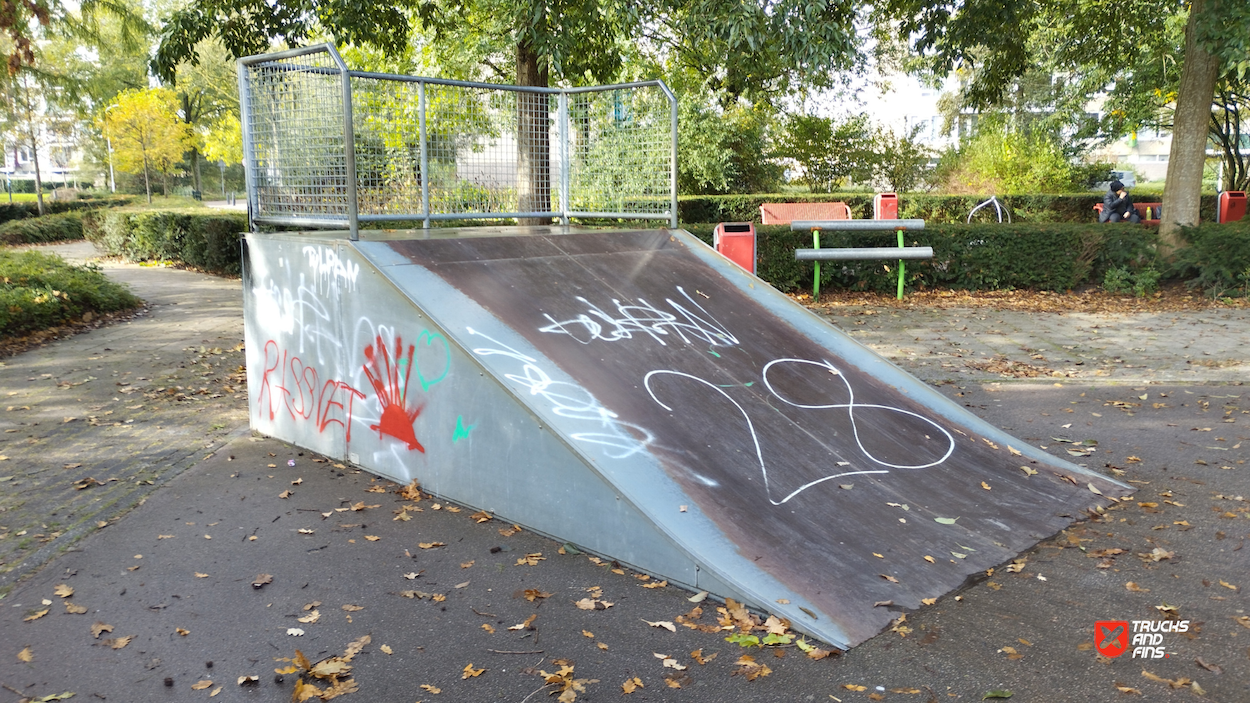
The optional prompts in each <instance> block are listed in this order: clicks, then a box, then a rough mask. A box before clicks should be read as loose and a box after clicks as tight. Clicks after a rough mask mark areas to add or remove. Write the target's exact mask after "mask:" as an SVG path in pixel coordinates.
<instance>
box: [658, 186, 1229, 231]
mask: <svg viewBox="0 0 1250 703" xmlns="http://www.w3.org/2000/svg"><path fill="white" fill-rule="evenodd" d="M989 197H990V196H989V194H988V193H987V194H983V195H945V194H932V193H907V194H902V195H899V213H898V216H899V217H902V218H919V219H922V220H925V221H926V222H928V223H929V224H942V223H946V224H956V223H959V224H962V223H964V222H965V221H966V220H967V219H968V213H970V212H971V211H972V208H974V207H976V206H977V205H978V204H980V203H982V202H984V201H985V200H986V199H987V198H989ZM872 198H873V194H872V193H831V194H807V193H800V194H795V193H760V194H753V195H687V196H682V197H680V198H679V199H678V201H677V211H678V215H679V217H680V220H681V221H682V222H759V219H760V205H762V204H763V203H824V202H838V201H840V202H844V203H846V204H847V205H848V206H850V208H851V214H852V216H853V217H857V218H864V217H872ZM998 199H999V201H1000V202H1002V203H1003V205H1005V206H1006V207H1007V210H1008V212H1010V214H1011V218H1012V221H1013V222H1033V223H1047V224H1050V223H1060V222H1072V223H1095V222H1097V217H1096V216H1095V213H1094V205H1095V204H1096V203H1101V202H1102V193H1094V192H1090V193H1073V194H1067V195H1008V196H999V198H998ZM1137 200H1139V201H1141V202H1146V201H1147V200H1149V198H1146V197H1144V196H1143V197H1138V198H1137ZM1201 216H1202V219H1203V220H1204V221H1212V220H1214V219H1215V196H1214V195H1204V196H1203V197H1202V209H1201ZM976 220H977V221H980V222H990V221H991V220H993V221H995V222H997V217H996V216H994V215H993V211H992V210H991V209H990V208H982V209H981V210H980V211H979V212H978V213H977V215H976ZM1005 221H1006V219H1004V222H1005Z"/></svg>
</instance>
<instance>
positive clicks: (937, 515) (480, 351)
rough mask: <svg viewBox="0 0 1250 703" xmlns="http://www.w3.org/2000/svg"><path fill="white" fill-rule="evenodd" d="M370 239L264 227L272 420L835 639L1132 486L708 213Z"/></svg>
mask: <svg viewBox="0 0 1250 703" xmlns="http://www.w3.org/2000/svg"><path fill="white" fill-rule="evenodd" d="M361 234H362V239H361V240H360V241H349V240H345V239H336V238H333V237H331V236H328V235H324V234H322V235H316V234H300V235H255V234H254V235H249V236H248V237H247V240H246V248H247V252H246V257H245V259H246V268H245V278H244V286H245V291H246V295H247V354H248V384H249V398H250V403H251V418H252V423H253V427H254V428H256V429H258V430H260V431H262V432H265V433H267V434H270V435H274V436H277V437H280V438H282V439H285V440H288V441H291V442H294V443H297V444H300V445H302V446H305V447H308V448H310V449H313V450H315V451H319V452H322V453H325V454H327V455H331V456H336V457H342V458H344V459H350V460H351V461H353V462H356V463H358V464H360V465H361V466H363V467H365V468H367V469H369V470H371V471H374V472H377V473H379V474H381V475H384V476H387V477H389V478H392V479H394V480H396V481H400V482H407V481H410V480H412V479H416V480H418V481H420V482H421V485H422V487H423V488H425V489H426V490H429V491H431V492H433V493H436V494H438V495H440V496H442V497H444V498H447V499H450V500H454V501H457V502H461V503H463V504H466V505H468V506H471V507H473V508H477V509H482V510H486V511H489V512H491V513H492V514H494V515H497V516H498V517H500V518H501V519H505V520H509V521H512V522H516V523H519V524H521V525H522V526H525V527H527V528H529V529H532V530H536V531H539V532H542V533H545V534H548V535H550V536H553V537H555V538H557V539H559V540H561V541H569V542H572V543H573V544H576V545H578V546H579V547H582V548H584V549H587V550H589V551H591V552H595V553H598V554H601V555H604V556H609V557H611V558H613V559H617V560H619V561H621V562H623V563H626V564H629V565H631V566H633V567H635V568H638V569H640V570H642V571H646V572H648V573H651V574H653V575H655V576H659V577H663V578H667V579H669V580H670V581H672V582H675V583H678V584H682V585H685V586H688V587H690V588H695V589H701V590H707V591H710V592H711V593H712V594H714V595H716V596H719V597H722V598H723V597H732V598H735V599H739V600H742V601H744V602H746V603H747V604H748V605H751V606H754V607H756V608H759V609H762V610H766V611H769V612H773V613H776V614H778V615H780V616H783V617H786V618H788V619H789V620H790V621H791V623H792V625H793V626H794V627H795V629H798V630H801V631H804V632H807V633H809V634H811V635H813V636H816V637H819V638H820V639H823V640H825V641H828V642H830V643H832V644H835V645H838V646H842V647H847V646H851V645H854V644H857V643H859V642H862V641H863V640H865V639H867V638H869V637H871V636H873V635H874V634H876V633H877V632H879V631H880V630H881V628H883V627H884V626H886V625H887V624H888V622H889V621H890V619H891V618H892V617H893V616H894V613H891V612H889V611H888V610H887V609H885V608H874V607H873V604H874V603H875V602H878V601H887V600H888V601H893V602H894V604H896V605H897V606H901V607H904V608H916V607H919V606H920V601H921V599H923V598H931V597H936V596H940V595H942V594H944V593H946V592H948V591H950V590H952V589H954V588H957V587H959V586H960V585H962V584H963V583H964V582H965V580H966V579H967V578H968V577H969V576H971V575H973V574H976V573H977V572H980V571H983V570H985V569H987V568H989V567H993V566H996V565H998V564H1000V563H1002V562H1004V561H1006V560H1008V559H1010V558H1012V557H1014V556H1015V555H1016V554H1018V553H1019V552H1020V551H1022V550H1024V549H1027V548H1029V547H1031V546H1032V545H1033V544H1035V543H1036V542H1037V541H1039V540H1040V539H1043V538H1045V537H1048V536H1050V535H1052V534H1054V533H1055V532H1056V531H1058V530H1059V529H1061V528H1063V527H1064V526H1065V525H1067V524H1068V523H1070V522H1071V521H1072V520H1073V519H1076V518H1077V517H1080V516H1081V515H1082V514H1083V513H1084V511H1085V510H1086V509H1088V508H1092V507H1094V506H1096V505H1105V504H1106V499H1105V498H1104V497H1103V496H1112V497H1118V496H1123V495H1126V494H1128V493H1130V492H1131V489H1130V488H1129V487H1127V486H1125V485H1123V484H1120V483H1118V482H1115V481H1113V480H1110V479H1108V478H1106V477H1103V476H1101V475H1099V474H1096V473H1094V472H1090V471H1087V470H1085V469H1083V468H1081V467H1079V466H1075V465H1073V464H1069V463H1067V462H1063V461H1060V460H1057V459H1055V458H1054V457H1052V456H1050V455H1048V454H1045V453H1044V452H1041V451H1039V450H1037V449H1034V448H1031V447H1029V446H1028V445H1026V444H1025V443H1024V442H1022V441H1020V440H1017V439H1014V438H1012V437H1010V436H1008V435H1006V434H1005V433H1003V432H1002V431H1001V430H999V429H997V428H995V427H993V426H991V425H989V424H988V423H986V422H984V421H982V420H980V419H978V418H976V417H975V416H973V415H972V414H970V413H968V412H966V411H965V410H964V409H963V408H961V407H959V406H958V405H956V404H954V403H952V402H950V401H949V400H947V399H946V398H944V397H943V396H941V395H940V394H938V393H937V392H935V391H934V390H932V389H931V388H929V387H927V386H926V385H925V384H924V383H922V382H920V381H919V380H917V379H915V378H913V377H911V376H910V375H908V374H907V373H905V372H903V371H902V370H900V369H899V368H898V367H896V366H894V365H893V364H891V363H889V362H888V361H886V360H884V359H883V358H881V357H879V356H877V355H876V354H874V353H873V352H871V351H869V350H868V349H866V348H864V347H862V346H861V345H859V344H858V343H856V342H855V341H854V340H852V339H851V338H850V337H849V336H847V335H845V334H844V333H842V332H840V331H838V330H837V329H835V328H833V327H831V326H829V325H828V324H826V323H824V322H822V321H821V320H820V319H818V318H817V317H816V316H814V315H812V314H811V313H809V312H807V311H806V310H804V309H803V308H802V307H801V306H799V305H797V304H796V303H794V302H792V301H791V300H790V299H788V298H787V297H786V296H784V295H782V294H780V293H778V292H777V291H775V290H774V289H772V288H771V287H770V286H768V285H767V284H765V283H763V282H762V281H760V280H759V279H757V278H755V277H754V276H751V275H750V274H748V273H746V272H744V271H742V270H741V269H739V268H738V267H736V266H735V265H733V264H732V263H729V262H728V261H727V260H725V259H723V258H722V257H720V256H719V255H718V254H716V253H715V252H713V251H712V250H711V249H709V248H708V247H707V246H706V245H704V244H703V243H702V242H700V241H699V240H697V239H695V238H694V237H693V236H691V235H690V234H688V233H686V232H683V231H680V230H668V229H652V230H638V231H619V232H586V231H576V230H570V229H566V228H559V227H552V228H525V229H522V228H471V229H463V230H437V229H434V230H424V231H418V232H390V233H382V232H378V233H372V238H371V239H366V238H367V237H369V236H370V233H368V232H362V233H361ZM1021 466H1026V467H1028V468H1030V469H1031V470H1033V471H1036V472H1037V473H1036V474H1032V475H1030V474H1028V473H1026V472H1025V471H1023V470H1021V468H1020V467H1021ZM1091 486H1092V487H1094V488H1097V489H1098V490H1099V491H1101V492H1102V494H1103V496H1100V495H1098V494H1095V493H1094V492H1092V491H1091V490H1090V487H1091ZM939 519H941V522H939V521H938V520H939ZM952 520H954V521H953V522H952ZM926 557H931V558H932V561H929V560H926Z"/></svg>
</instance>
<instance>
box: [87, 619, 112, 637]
mask: <svg viewBox="0 0 1250 703" xmlns="http://www.w3.org/2000/svg"><path fill="white" fill-rule="evenodd" d="M112 631H113V626H112V625H106V624H104V623H102V622H97V623H96V624H94V625H92V626H91V634H92V636H94V637H95V638H96V639H100V634H101V633H104V632H112Z"/></svg>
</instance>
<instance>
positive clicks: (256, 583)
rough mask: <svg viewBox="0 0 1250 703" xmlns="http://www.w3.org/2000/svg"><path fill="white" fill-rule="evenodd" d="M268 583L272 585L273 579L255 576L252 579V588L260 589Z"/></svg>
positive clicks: (262, 575) (265, 575) (267, 576)
mask: <svg viewBox="0 0 1250 703" xmlns="http://www.w3.org/2000/svg"><path fill="white" fill-rule="evenodd" d="M270 583H273V577H272V576H270V575H269V574H256V578H254V579H252V588H261V587H262V586H264V585H265V584H270Z"/></svg>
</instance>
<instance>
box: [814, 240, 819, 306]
mask: <svg viewBox="0 0 1250 703" xmlns="http://www.w3.org/2000/svg"><path fill="white" fill-rule="evenodd" d="M812 248H813V249H819V248H820V230H818V229H812ZM815 268H816V276H815V279H814V280H813V281H812V302H813V303H819V302H820V262H819V261H817V262H816V265H815Z"/></svg>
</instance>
